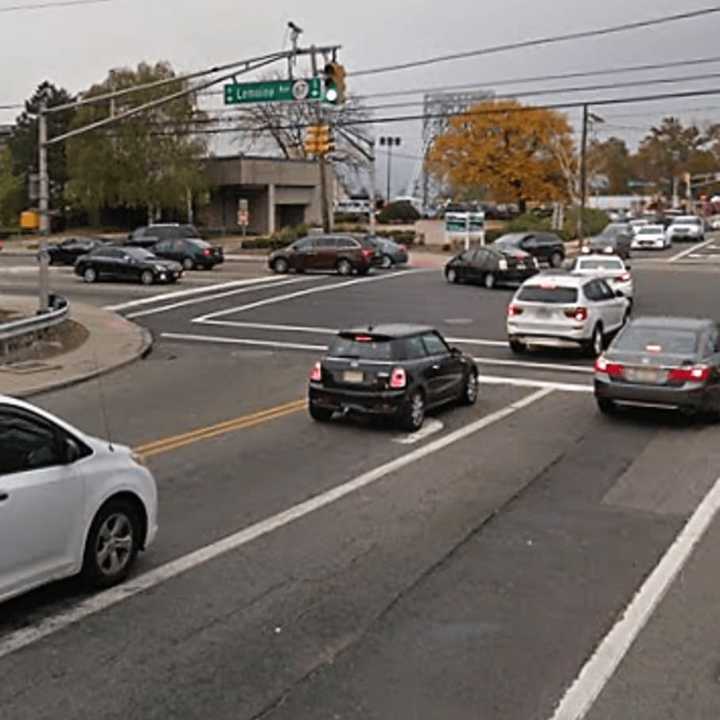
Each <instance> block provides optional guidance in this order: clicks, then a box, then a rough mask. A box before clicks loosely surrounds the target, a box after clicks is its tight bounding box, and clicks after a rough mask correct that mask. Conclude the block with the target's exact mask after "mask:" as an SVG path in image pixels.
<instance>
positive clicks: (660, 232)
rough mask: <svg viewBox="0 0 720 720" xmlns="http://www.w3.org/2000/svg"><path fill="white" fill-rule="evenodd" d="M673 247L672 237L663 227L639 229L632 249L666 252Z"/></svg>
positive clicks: (653, 226) (654, 226)
mask: <svg viewBox="0 0 720 720" xmlns="http://www.w3.org/2000/svg"><path fill="white" fill-rule="evenodd" d="M671 245H672V235H671V234H670V233H667V232H665V228H664V227H663V226H662V225H645V226H644V227H641V228H638V230H637V232H636V233H635V237H634V238H633V241H632V244H631V245H630V247H631V248H632V249H633V250H665V248H669V247H671Z"/></svg>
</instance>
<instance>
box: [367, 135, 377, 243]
mask: <svg viewBox="0 0 720 720" xmlns="http://www.w3.org/2000/svg"><path fill="white" fill-rule="evenodd" d="M370 153H371V154H370V211H369V212H370V217H369V220H370V234H371V235H375V221H376V218H375V214H376V196H377V188H376V184H377V176H376V174H375V143H374V142H373V144H372V146H371V147H370Z"/></svg>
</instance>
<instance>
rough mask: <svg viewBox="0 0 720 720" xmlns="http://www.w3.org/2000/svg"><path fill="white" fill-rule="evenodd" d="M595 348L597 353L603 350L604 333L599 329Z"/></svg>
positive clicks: (596, 334) (594, 343)
mask: <svg viewBox="0 0 720 720" xmlns="http://www.w3.org/2000/svg"><path fill="white" fill-rule="evenodd" d="M593 350H595V354H596V355H599V354H600V353H601V352H602V333H601V332H600V331H599V330H596V331H595V337H594V339H593Z"/></svg>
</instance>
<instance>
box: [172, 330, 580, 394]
mask: <svg viewBox="0 0 720 720" xmlns="http://www.w3.org/2000/svg"><path fill="white" fill-rule="evenodd" d="M160 337H161V338H166V339H167V340H183V341H188V342H202V343H217V344H220V345H247V346H249V347H269V348H277V349H282V350H307V351H308V352H313V353H317V352H325V351H326V350H327V349H328V348H327V345H306V344H301V343H290V342H280V341H274V340H252V339H245V338H229V337H221V336H218V335H189V334H186V333H161V334H160ZM528 365H529V366H530V367H532V364H530V363H528ZM478 379H479V380H480V382H483V383H486V384H488V385H513V386H515V387H522V388H545V389H549V390H560V391H563V392H579V393H591V392H593V386H592V385H581V384H579V383H559V382H548V381H545V380H529V379H525V378H514V377H503V376H500V375H479V376H478Z"/></svg>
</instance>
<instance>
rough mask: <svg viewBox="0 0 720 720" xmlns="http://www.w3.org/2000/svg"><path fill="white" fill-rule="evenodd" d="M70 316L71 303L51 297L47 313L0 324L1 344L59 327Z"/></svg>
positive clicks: (61, 298)
mask: <svg viewBox="0 0 720 720" xmlns="http://www.w3.org/2000/svg"><path fill="white" fill-rule="evenodd" d="M69 314H70V303H68V301H67V300H66V299H65V298H63V297H59V296H57V295H54V296H51V298H50V307H49V309H48V311H47V312H44V313H38V314H37V315H34V316H33V317H29V318H22V319H21V320H13V321H11V322H7V323H0V343H7V342H9V341H11V340H15V339H17V338H19V337H22V336H23V335H27V334H29V333H36V332H40V331H42V330H47V329H48V328H51V327H54V326H55V325H59V324H60V323H61V322H63V321H64V320H66V319H67V317H68V315H69Z"/></svg>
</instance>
